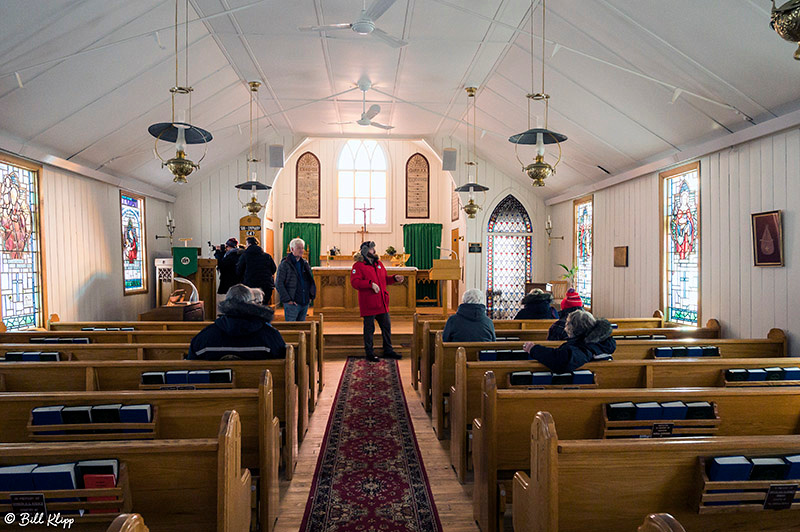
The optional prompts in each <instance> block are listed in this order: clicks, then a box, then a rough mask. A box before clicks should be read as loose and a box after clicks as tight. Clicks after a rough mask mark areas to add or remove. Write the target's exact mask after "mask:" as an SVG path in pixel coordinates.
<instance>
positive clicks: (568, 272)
mask: <svg viewBox="0 0 800 532" xmlns="http://www.w3.org/2000/svg"><path fill="white" fill-rule="evenodd" d="M559 266H561V267H562V268H563V269H564V272H565V273H563V274H562V275H561V278H562V279H564V280H565V281H567V287H572V286H573V282H574V280H575V275H576V274H577V273H578V265H577V264H573V265H572V268H568V267H567V266H566V264H559Z"/></svg>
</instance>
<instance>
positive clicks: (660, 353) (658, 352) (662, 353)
mask: <svg viewBox="0 0 800 532" xmlns="http://www.w3.org/2000/svg"><path fill="white" fill-rule="evenodd" d="M653 354H654V355H655V356H656V358H667V357H671V356H672V348H671V347H654V348H653Z"/></svg>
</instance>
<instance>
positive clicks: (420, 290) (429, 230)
mask: <svg viewBox="0 0 800 532" xmlns="http://www.w3.org/2000/svg"><path fill="white" fill-rule="evenodd" d="M441 245H442V224H406V225H404V226H403V247H404V248H405V252H406V253H408V254H410V255H411V258H410V259H409V260H408V262H407V263H406V265H407V266H416V267H417V268H419V269H420V270H430V269H431V267H433V259H438V258H439V257H440V256H441V250H439V249H438V248H437V246H441ZM437 286H438V283H431V282H420V281H417V299H418V300H421V299H424V298H426V297H427V298H428V299H432V300H435V299H436V289H437Z"/></svg>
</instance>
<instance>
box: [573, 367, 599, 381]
mask: <svg viewBox="0 0 800 532" xmlns="http://www.w3.org/2000/svg"><path fill="white" fill-rule="evenodd" d="M572 384H594V373H592V372H591V371H589V370H588V369H579V370H577V371H573V372H572Z"/></svg>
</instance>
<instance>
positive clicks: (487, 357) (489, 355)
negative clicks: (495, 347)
mask: <svg viewBox="0 0 800 532" xmlns="http://www.w3.org/2000/svg"><path fill="white" fill-rule="evenodd" d="M478 360H479V361H481V362H496V361H497V351H490V350H488V349H484V350H482V351H478Z"/></svg>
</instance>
